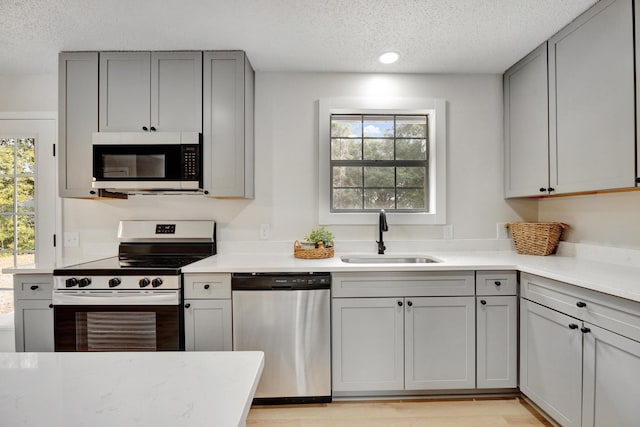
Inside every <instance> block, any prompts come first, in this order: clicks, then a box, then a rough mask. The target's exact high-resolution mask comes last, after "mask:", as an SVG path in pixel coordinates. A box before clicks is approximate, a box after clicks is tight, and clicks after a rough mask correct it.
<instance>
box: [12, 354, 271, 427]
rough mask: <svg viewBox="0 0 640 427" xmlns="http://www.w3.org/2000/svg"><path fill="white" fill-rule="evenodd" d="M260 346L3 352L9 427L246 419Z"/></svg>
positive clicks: (222, 424)
mask: <svg viewBox="0 0 640 427" xmlns="http://www.w3.org/2000/svg"><path fill="white" fill-rule="evenodd" d="M263 364H264V353H262V352H140V353H121V352H113V353H0V379H1V380H0V424H2V425H5V426H18V425H20V426H38V427H39V426H52V427H58V426H60V427H62V426H65V427H70V426H93V427H99V426H104V427H107V426H108V427H112V426H149V427H151V426H154V427H155V426H167V427H175V426H185V425H189V426H194V427H197V426H211V427H214V426H215V427H227V426H229V427H230V426H234V427H235V426H244V425H245V422H246V417H247V414H248V413H249V408H250V407H251V402H252V399H253V395H254V392H255V389H256V386H257V384H258V381H259V378H260V374H261V373H262V368H263Z"/></svg>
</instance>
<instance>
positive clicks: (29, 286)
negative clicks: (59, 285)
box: [13, 274, 53, 300]
mask: <svg viewBox="0 0 640 427" xmlns="http://www.w3.org/2000/svg"><path fill="white" fill-rule="evenodd" d="M13 292H14V298H15V299H49V300H50V299H51V296H52V293H53V276H51V275H49V274H42V275H33V276H31V275H16V276H14V277H13Z"/></svg>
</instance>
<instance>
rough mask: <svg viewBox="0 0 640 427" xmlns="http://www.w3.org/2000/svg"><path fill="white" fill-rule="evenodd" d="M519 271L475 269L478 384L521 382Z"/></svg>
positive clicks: (483, 386) (513, 385) (502, 385)
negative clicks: (519, 380)
mask: <svg viewBox="0 0 640 427" xmlns="http://www.w3.org/2000/svg"><path fill="white" fill-rule="evenodd" d="M517 287H518V281H517V272H515V271H478V272H476V295H477V296H476V364H477V365H476V366H477V368H476V375H477V384H476V386H477V388H479V389H492V388H493V389H495V388H516V387H517V386H518V297H517V296H516V294H517Z"/></svg>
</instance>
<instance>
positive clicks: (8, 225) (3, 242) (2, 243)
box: [0, 215, 14, 250]
mask: <svg viewBox="0 0 640 427" xmlns="http://www.w3.org/2000/svg"><path fill="white" fill-rule="evenodd" d="M0 249H2V250H13V249H14V245H13V215H0Z"/></svg>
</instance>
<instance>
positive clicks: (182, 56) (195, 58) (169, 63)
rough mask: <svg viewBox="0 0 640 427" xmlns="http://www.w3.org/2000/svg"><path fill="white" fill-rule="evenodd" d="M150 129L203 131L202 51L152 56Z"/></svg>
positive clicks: (154, 53)
mask: <svg viewBox="0 0 640 427" xmlns="http://www.w3.org/2000/svg"><path fill="white" fill-rule="evenodd" d="M151 126H153V127H154V128H155V129H156V130H157V131H192V132H202V52H152V53H151Z"/></svg>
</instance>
